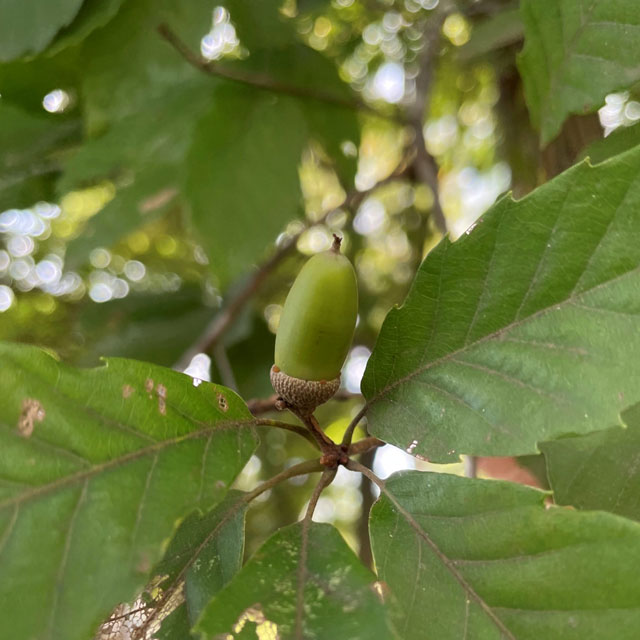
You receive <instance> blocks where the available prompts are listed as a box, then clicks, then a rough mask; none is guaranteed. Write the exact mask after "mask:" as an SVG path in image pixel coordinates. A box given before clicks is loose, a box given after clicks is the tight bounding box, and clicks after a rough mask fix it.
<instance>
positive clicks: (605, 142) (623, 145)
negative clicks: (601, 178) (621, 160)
mask: <svg viewBox="0 0 640 640" xmlns="http://www.w3.org/2000/svg"><path fill="white" fill-rule="evenodd" d="M637 145H640V122H639V123H637V124H634V125H631V126H630V127H618V128H617V129H616V130H615V131H613V132H612V133H610V134H609V135H608V136H607V137H606V138H602V140H596V141H595V142H592V143H591V144H590V145H589V146H588V147H587V148H586V149H585V150H584V152H583V154H582V155H583V156H585V157H588V158H589V159H590V160H591V162H593V163H596V162H603V161H604V160H608V159H609V158H612V157H613V156H617V155H618V154H620V153H624V152H625V151H628V150H629V149H631V148H633V147H635V146H637Z"/></svg>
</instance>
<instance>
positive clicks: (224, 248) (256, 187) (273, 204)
mask: <svg viewBox="0 0 640 640" xmlns="http://www.w3.org/2000/svg"><path fill="white" fill-rule="evenodd" d="M306 133H307V132H306V126H305V122H304V119H303V117H302V114H301V112H300V109H299V107H298V106H297V104H296V101H295V100H293V99H291V98H285V97H276V96H272V95H268V94H264V93H261V92H256V91H254V90H251V89H247V88H244V87H237V86H228V85H227V86H221V87H220V88H219V89H218V90H217V91H216V93H215V96H214V100H213V102H212V105H211V109H210V111H209V113H208V114H207V115H206V116H205V117H204V118H203V119H202V120H201V122H200V123H199V124H198V126H197V127H196V131H195V133H194V135H193V140H194V143H193V146H192V148H191V152H190V154H189V157H188V160H187V162H188V172H189V175H188V179H187V188H186V192H187V197H188V198H189V200H190V204H191V212H192V220H193V224H194V225H195V227H196V229H197V231H198V233H199V238H200V240H201V242H202V243H203V245H204V247H205V249H206V250H207V252H208V255H209V260H210V262H211V265H212V268H213V270H214V272H215V274H216V275H217V276H218V278H219V279H220V281H221V283H222V284H227V283H228V282H229V280H230V279H231V278H232V277H233V276H235V275H238V274H239V273H243V272H244V271H246V270H247V268H248V267H249V265H250V264H251V262H252V261H253V260H255V259H256V256H259V255H260V254H261V253H263V252H264V250H265V248H266V247H267V246H268V245H269V244H270V243H271V242H273V240H274V239H275V238H276V236H277V235H278V233H279V232H280V231H282V228H283V227H284V225H285V224H286V223H287V222H288V221H289V220H291V219H292V218H294V217H296V215H297V214H298V212H299V208H300V200H301V194H300V184H299V180H298V170H297V167H298V162H299V160H300V155H301V153H302V150H303V147H304V145H305V142H306Z"/></svg>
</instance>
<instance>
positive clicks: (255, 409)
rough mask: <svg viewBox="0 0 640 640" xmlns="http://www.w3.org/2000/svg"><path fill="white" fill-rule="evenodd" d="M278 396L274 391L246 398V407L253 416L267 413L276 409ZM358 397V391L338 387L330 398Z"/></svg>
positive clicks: (345, 398)
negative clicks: (258, 396)
mask: <svg viewBox="0 0 640 640" xmlns="http://www.w3.org/2000/svg"><path fill="white" fill-rule="evenodd" d="M278 397H279V396H278V394H277V393H274V394H273V395H270V396H269V397H268V398H252V399H251V400H247V407H249V411H251V413H253V415H254V416H259V415H261V414H263V413H269V412H270V411H277V408H276V400H277V399H278ZM359 397H360V394H358V393H351V392H350V391H347V390H346V389H340V390H339V391H338V392H337V393H336V395H335V396H333V398H331V400H351V399H353V398H359Z"/></svg>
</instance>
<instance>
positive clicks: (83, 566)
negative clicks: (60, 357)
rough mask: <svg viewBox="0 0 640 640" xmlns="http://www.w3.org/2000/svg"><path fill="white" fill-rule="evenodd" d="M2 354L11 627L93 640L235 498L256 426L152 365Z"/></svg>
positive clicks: (2, 493)
mask: <svg viewBox="0 0 640 640" xmlns="http://www.w3.org/2000/svg"><path fill="white" fill-rule="evenodd" d="M0 356H1V358H2V363H3V366H2V369H1V371H0V393H1V394H2V396H3V397H5V398H7V401H6V402H4V403H3V404H2V407H1V408H0V425H1V427H2V431H1V432H0V440H1V446H0V452H1V453H0V456H1V458H0V463H1V466H2V483H1V487H0V489H1V490H0V527H1V530H2V537H1V538H0V539H1V542H2V553H1V555H0V573H1V574H2V581H1V583H0V602H1V605H0V611H1V614H2V618H3V621H4V622H3V629H4V631H5V632H7V633H9V634H10V635H11V636H13V637H16V638H27V637H38V636H48V637H50V638H64V639H65V640H71V639H73V638H86V637H87V636H88V635H89V634H90V633H91V632H92V631H93V630H95V628H96V626H97V625H98V624H99V623H100V621H102V620H104V619H105V618H106V617H107V615H108V614H109V612H110V611H111V610H112V609H113V607H115V605H117V604H118V603H120V602H123V601H126V600H128V599H131V598H132V597H133V596H135V594H136V593H137V592H138V591H139V590H140V589H141V588H142V587H143V586H144V585H145V582H146V580H147V579H148V578H149V575H150V570H151V568H152V567H153V565H154V564H155V563H156V561H157V560H159V559H160V557H161V553H162V548H163V545H164V544H165V543H166V541H167V540H168V538H169V537H170V536H171V534H172V532H173V529H174V526H175V523H176V522H177V521H179V520H180V519H181V518H183V517H185V516H186V515H187V514H188V513H189V512H190V511H191V510H192V509H193V508H194V507H203V508H210V507H212V506H213V505H215V504H216V503H218V502H219V501H220V500H221V499H222V498H223V497H224V495H225V493H226V490H227V488H228V486H229V485H230V483H231V482H232V481H233V479H234V478H235V476H236V475H237V474H238V473H239V472H240V470H241V469H242V467H243V466H244V464H245V462H246V461H247V459H248V458H249V456H250V455H251V453H252V451H253V449H254V447H255V437H254V436H253V435H252V432H251V430H250V429H249V428H248V427H249V426H250V425H251V422H252V420H251V415H250V414H249V412H248V411H247V409H246V407H245V406H244V404H243V403H242V401H241V400H240V399H239V398H238V397H237V396H235V394H233V393H232V392H230V391H229V390H227V389H224V388H223V387H216V386H214V385H210V384H208V383H203V384H201V385H200V386H198V387H197V388H196V387H194V385H193V384H192V381H191V379H190V378H188V377H186V376H184V375H182V374H179V373H175V372H172V371H170V370H167V369H162V368H160V367H155V366H152V365H148V364H142V363H137V362H134V361H127V360H119V359H114V360H109V361H108V363H107V366H106V367H101V368H99V369H91V370H84V371H81V370H76V369H72V368H70V367H67V366H65V365H62V364H59V363H58V362H56V361H55V360H54V359H53V358H52V357H51V356H49V355H47V354H45V353H43V352H41V351H39V350H37V349H35V348H32V347H25V346H17V345H10V344H2V346H1V351H0ZM96 389H99V393H95V391H96ZM176 544H179V542H178V543H176ZM98 550H99V552H98ZM96 585H99V587H98V591H99V596H100V597H97V595H98V592H97V591H96Z"/></svg>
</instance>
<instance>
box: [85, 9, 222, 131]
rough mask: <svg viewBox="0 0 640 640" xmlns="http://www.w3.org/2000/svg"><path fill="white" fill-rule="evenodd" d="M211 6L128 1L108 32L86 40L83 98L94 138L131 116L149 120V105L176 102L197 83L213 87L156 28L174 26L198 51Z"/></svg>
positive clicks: (105, 30)
mask: <svg viewBox="0 0 640 640" xmlns="http://www.w3.org/2000/svg"><path fill="white" fill-rule="evenodd" d="M213 7H214V4H213V3H209V2H200V1H199V0H184V1H183V2H175V1H174V0H127V2H126V3H125V4H124V5H123V7H122V9H121V10H120V11H119V12H118V14H117V15H116V17H115V18H114V19H113V20H111V21H110V22H109V24H108V25H107V26H106V27H104V28H103V29H100V30H99V31H97V32H96V33H95V34H94V35H93V36H92V37H91V38H89V39H88V40H86V41H85V43H84V45H83V47H82V59H83V68H84V73H83V78H84V79H83V87H82V93H83V97H84V99H85V104H86V107H85V116H86V118H87V123H88V125H87V126H88V130H89V132H90V133H92V134H94V133H96V132H101V131H102V130H103V129H104V128H105V126H107V125H108V124H109V123H111V122H113V121H116V120H118V119H120V118H122V117H125V116H127V115H130V114H133V113H138V114H141V115H144V114H146V115H147V116H148V114H149V111H148V104H149V103H152V102H154V101H155V100H163V99H166V98H167V97H168V96H169V97H174V96H176V94H180V92H181V91H182V90H183V87H189V86H190V85H191V84H193V83H197V82H201V83H202V84H203V85H205V86H207V85H209V84H210V83H211V82H212V81H211V79H210V78H207V77H206V76H205V75H204V74H203V73H202V72H201V71H199V70H197V69H194V68H193V67H192V66H191V65H189V64H188V63H187V62H185V60H184V59H183V58H182V56H181V55H180V54H179V53H178V52H177V51H176V50H175V49H174V48H173V47H172V46H171V45H170V44H169V43H167V42H166V41H165V40H163V38H162V37H161V36H160V34H159V33H158V31H157V28H158V25H160V24H162V23H166V24H168V25H170V26H171V28H172V29H173V30H174V31H175V32H176V33H177V34H178V35H179V36H180V38H181V39H182V40H183V41H184V42H185V43H187V44H188V45H189V46H190V47H191V48H192V49H194V50H195V51H197V50H198V49H199V46H200V39H201V38H202V37H203V36H204V35H205V34H206V32H207V31H208V29H209V27H210V24H211V16H212V11H213ZM105 51H108V52H109V55H105V54H104V52H105ZM150 120H151V121H153V118H150Z"/></svg>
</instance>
